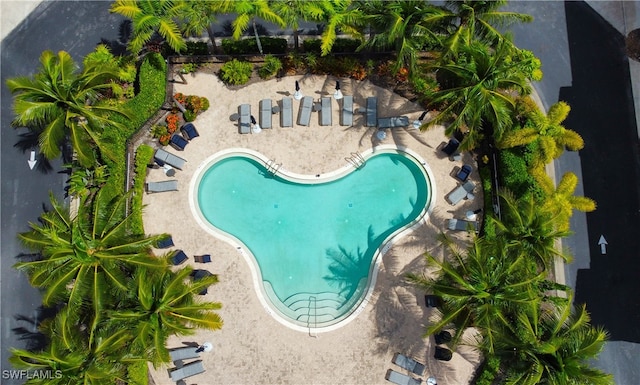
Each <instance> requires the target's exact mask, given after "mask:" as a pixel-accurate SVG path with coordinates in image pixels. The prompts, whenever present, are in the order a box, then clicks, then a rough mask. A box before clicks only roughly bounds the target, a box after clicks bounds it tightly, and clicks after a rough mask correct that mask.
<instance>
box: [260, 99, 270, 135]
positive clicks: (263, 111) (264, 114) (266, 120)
mask: <svg viewBox="0 0 640 385" xmlns="http://www.w3.org/2000/svg"><path fill="white" fill-rule="evenodd" d="M271 115H273V111H272V110H271V99H262V100H261V101H260V127H262V128H271Z"/></svg>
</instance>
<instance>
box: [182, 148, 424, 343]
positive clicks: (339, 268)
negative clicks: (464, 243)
mask: <svg viewBox="0 0 640 385" xmlns="http://www.w3.org/2000/svg"><path fill="white" fill-rule="evenodd" d="M364 158H366V163H365V164H364V166H363V167H360V168H359V169H354V167H352V166H346V167H343V168H342V169H340V170H336V171H335V172H333V173H331V174H328V175H317V176H305V175H297V174H294V173H290V172H287V171H285V170H283V169H279V170H277V171H275V169H276V168H277V167H273V166H272V163H273V162H270V161H269V160H268V159H265V158H264V157H263V156H261V155H260V154H258V153H255V152H252V151H248V150H240V149H235V150H233V151H231V150H229V151H225V152H224V153H220V154H216V155H214V156H212V157H211V158H210V159H208V160H207V161H206V162H204V164H203V165H201V166H200V168H199V170H198V172H197V173H196V178H194V183H192V208H195V210H194V211H195V212H196V214H197V215H196V216H197V218H198V219H200V220H199V222H200V223H201V225H203V226H204V227H205V228H206V229H207V230H209V231H210V232H211V233H212V234H214V235H216V236H219V237H221V238H223V239H225V240H227V241H230V242H231V243H232V244H234V245H236V247H237V248H238V250H239V252H240V253H241V254H243V255H244V256H245V257H246V258H247V260H248V261H249V262H250V265H253V266H252V272H253V274H254V279H255V280H256V285H257V286H258V287H257V288H256V289H257V291H258V293H259V296H261V297H264V298H261V300H264V299H265V298H266V301H263V305H266V306H265V308H266V309H267V310H268V311H269V312H270V314H272V315H274V316H276V317H277V318H279V319H278V320H279V321H280V322H282V323H284V324H287V325H288V326H291V327H294V328H295V329H298V330H305V331H306V330H308V329H309V328H312V329H316V330H319V331H322V330H321V329H327V328H330V329H331V328H335V326H336V325H338V324H341V323H343V321H345V320H347V319H350V318H355V316H356V315H357V313H359V311H358V310H361V309H362V308H363V306H364V305H365V304H366V301H365V300H366V298H367V296H368V295H369V294H370V292H371V290H372V287H373V284H374V283H375V277H376V275H377V263H379V258H378V256H379V254H380V253H381V252H384V251H386V250H384V249H385V247H386V248H387V249H388V248H389V247H390V245H391V243H390V240H391V239H392V238H394V237H395V236H396V235H398V234H399V233H401V232H402V231H403V230H404V229H406V228H408V227H410V226H411V225H414V224H415V223H416V222H417V221H418V220H420V219H422V218H423V217H424V216H425V214H426V213H427V210H428V208H429V206H430V202H431V201H432V200H433V193H432V191H433V187H432V182H431V180H432V178H429V175H428V174H429V172H428V168H426V164H425V163H424V162H421V161H420V160H419V159H418V157H417V156H416V155H411V154H409V153H408V152H406V151H400V150H397V149H384V150H383V149H380V150H378V151H377V152H376V153H375V154H373V153H372V154H368V155H366V156H365V157H364Z"/></svg>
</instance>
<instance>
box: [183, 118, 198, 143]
mask: <svg viewBox="0 0 640 385" xmlns="http://www.w3.org/2000/svg"><path fill="white" fill-rule="evenodd" d="M180 132H182V135H183V136H184V137H185V138H186V139H187V140H191V139H193V138H197V137H198V136H200V134H199V133H198V130H197V129H196V126H194V125H193V123H191V122H189V123H186V124H185V125H184V126H182V128H181V129H180Z"/></svg>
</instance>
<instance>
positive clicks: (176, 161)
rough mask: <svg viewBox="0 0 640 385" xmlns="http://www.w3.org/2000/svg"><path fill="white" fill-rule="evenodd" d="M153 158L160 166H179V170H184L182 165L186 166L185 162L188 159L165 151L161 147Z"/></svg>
mask: <svg viewBox="0 0 640 385" xmlns="http://www.w3.org/2000/svg"><path fill="white" fill-rule="evenodd" d="M153 159H154V160H155V161H156V163H158V165H160V166H164V165H165V164H168V165H169V166H171V167H174V168H177V169H178V170H182V167H184V164H185V162H186V160H184V159H182V158H181V157H179V156H177V155H174V154H172V153H170V152H168V151H165V150H163V149H161V148H159V149H157V150H156V153H155V155H154V156H153Z"/></svg>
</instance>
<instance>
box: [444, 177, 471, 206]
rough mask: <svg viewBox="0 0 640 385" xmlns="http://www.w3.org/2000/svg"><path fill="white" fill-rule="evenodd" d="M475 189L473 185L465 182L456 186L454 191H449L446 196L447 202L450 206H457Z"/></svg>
mask: <svg viewBox="0 0 640 385" xmlns="http://www.w3.org/2000/svg"><path fill="white" fill-rule="evenodd" d="M475 187H476V185H475V184H473V182H471V181H466V182H465V183H464V184H463V185H461V186H458V187H457V188H456V189H454V190H453V191H451V192H450V193H449V195H447V201H449V203H450V204H451V205H454V206H455V205H456V204H458V203H459V202H460V201H461V200H463V199H464V198H466V197H467V196H468V195H469V194H471V193H472V192H473V189H474V188H475Z"/></svg>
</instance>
